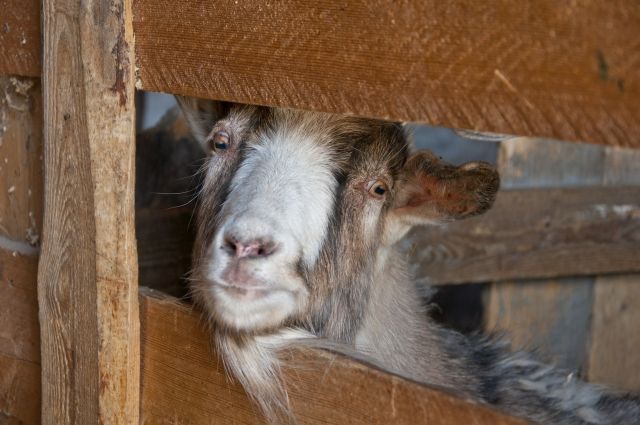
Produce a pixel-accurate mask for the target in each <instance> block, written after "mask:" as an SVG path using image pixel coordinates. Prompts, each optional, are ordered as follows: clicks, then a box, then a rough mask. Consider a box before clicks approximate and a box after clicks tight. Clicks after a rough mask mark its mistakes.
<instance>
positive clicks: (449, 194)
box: [393, 151, 500, 225]
mask: <svg viewBox="0 0 640 425" xmlns="http://www.w3.org/2000/svg"><path fill="white" fill-rule="evenodd" d="M404 173H405V179H404V181H403V183H402V186H401V187H400V188H399V191H398V193H397V195H396V198H395V202H394V208H393V214H394V215H396V216H397V217H398V218H400V219H401V220H402V221H403V222H404V223H405V224H409V225H420V224H437V223H440V222H443V221H449V220H459V219H463V218H467V217H471V216H474V215H478V214H482V213H484V212H485V211H487V210H488V209H489V208H491V206H492V205H493V201H494V200H495V198H496V193H497V192H498V189H499V188H500V177H499V175H498V172H497V171H496V169H495V168H494V167H492V166H491V165H489V164H487V163H485V162H468V163H466V164H463V165H460V166H454V165H451V164H448V163H446V162H444V161H442V160H441V159H439V158H438V157H436V156H435V155H434V154H433V153H431V152H429V151H421V152H418V153H415V154H413V155H412V156H411V157H410V158H409V160H408V161H407V163H406V164H405V168H404Z"/></svg>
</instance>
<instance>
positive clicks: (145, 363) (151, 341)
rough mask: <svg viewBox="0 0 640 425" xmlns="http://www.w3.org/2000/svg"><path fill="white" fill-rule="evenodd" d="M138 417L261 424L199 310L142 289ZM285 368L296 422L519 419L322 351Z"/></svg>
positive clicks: (433, 423) (433, 424) (294, 357)
mask: <svg viewBox="0 0 640 425" xmlns="http://www.w3.org/2000/svg"><path fill="white" fill-rule="evenodd" d="M140 305H141V311H140V314H141V325H142V347H143V350H142V401H141V403H142V404H141V421H142V422H144V423H148V424H171V423H180V424H189V425H195V424H211V423H216V424H234V425H235V424H257V423H263V421H262V420H261V419H260V417H259V415H258V413H256V411H255V410H254V408H253V407H252V406H251V405H250V404H249V402H248V400H247V397H246V395H245V394H244V392H243V390H242V388H241V387H240V386H239V385H238V384H237V383H232V382H230V381H229V379H228V378H227V377H226V376H225V374H224V368H223V367H222V365H221V364H220V362H219V361H218V360H217V358H216V356H215V354H214V353H212V352H211V351H210V344H209V343H208V341H209V337H208V335H207V331H206V328H205V326H204V324H203V323H202V322H201V320H200V314H199V313H197V312H193V311H191V310H190V308H189V307H187V306H185V305H183V304H179V303H178V302H177V300H176V299H175V298H167V297H166V296H162V295H155V296H154V295H153V293H150V292H149V291H143V293H142V295H141V298H140ZM287 365H288V366H286V367H285V376H286V381H287V384H288V386H289V392H290V400H291V403H292V406H293V409H294V412H295V414H296V417H297V418H298V419H299V423H300V424H346V423H349V424H389V423H393V424H412V425H413V424H429V425H438V424H447V425H454V424H464V425H466V424H469V423H474V424H478V425H480V424H492V425H494V424H495V425H498V424H505V425H506V424H514V425H515V424H523V423H524V422H522V421H519V420H516V419H512V418H509V417H506V416H502V415H500V414H498V413H496V412H493V411H491V410H489V409H488V408H486V407H484V406H480V405H477V404H474V403H472V402H470V401H465V400H461V399H458V398H456V397H454V396H452V395H450V394H448V393H445V392H441V391H438V390H435V389H431V388H429V387H426V386H422V385H419V384H415V383H412V382H409V381H406V380H404V379H401V378H398V377H396V376H393V375H390V374H387V373H385V372H381V371H378V370H376V369H373V368H371V367H368V366H365V365H362V364H360V363H356V362H355V361H352V360H349V359H347V358H345V357H343V356H340V355H336V354H332V353H328V352H324V351H315V350H313V351H312V350H307V351H297V350H296V351H294V352H293V353H292V354H291V358H290V359H288V361H287Z"/></svg>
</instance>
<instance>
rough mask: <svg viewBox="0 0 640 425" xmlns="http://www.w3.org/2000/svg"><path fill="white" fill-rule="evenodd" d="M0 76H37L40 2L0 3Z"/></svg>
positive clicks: (14, 0) (8, 0)
mask: <svg viewBox="0 0 640 425" xmlns="http://www.w3.org/2000/svg"><path fill="white" fill-rule="evenodd" d="M0 10H1V11H2V13H1V14H0V75H22V76H28V77H39V76H40V74H41V71H42V70H41V68H42V62H41V59H40V55H41V54H40V52H41V49H40V2H39V1H38V0H0Z"/></svg>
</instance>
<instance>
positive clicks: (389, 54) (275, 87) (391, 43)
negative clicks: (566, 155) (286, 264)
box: [134, 0, 640, 147]
mask: <svg viewBox="0 0 640 425" xmlns="http://www.w3.org/2000/svg"><path fill="white" fill-rule="evenodd" d="M612 28H615V31H613V30H612ZM134 29H135V33H136V55H137V61H138V62H137V63H138V66H139V73H138V76H139V81H138V87H139V88H143V89H145V90H152V91H164V92H170V93H176V94H182V95H190V96H201V97H209V98H214V99H221V100H230V101H236V102H242V103H254V104H262V105H269V106H284V107H294V108H301V109H311V110H318V111H328V112H337V113H348V114H355V115H362V116H369V117H377V118H385V119H393V120H401V121H425V122H429V123H431V124H435V125H443V126H446V127H452V128H463V129H471V130H481V131H490V132H497V133H507V134H516V135H537V136H547V137H555V138H558V139H563V140H585V141H591V142H595V143H604V144H609V145H620V146H636V147H638V146H640V138H639V137H638V135H640V67H639V66H637V62H638V59H639V58H640V8H639V7H638V4H637V3H636V2H635V1H633V0H615V1H609V2H605V3H603V2H601V1H597V0H586V1H582V2H579V3H575V2H557V1H554V0H543V1H538V2H536V4H535V6H533V5H531V6H524V7H523V5H522V2H519V1H516V0H494V1H489V2H478V1H474V0H457V1H453V2H440V1H436V0H428V1H422V0H420V1H418V0H411V1H405V2H400V3H399V2H395V1H392V0H374V1H364V0H360V1H356V2H348V3H345V2H343V1H337V0H332V1H328V2H316V1H312V0H294V1H288V2H267V1H256V2H239V3H235V2H222V3H218V2H215V3H212V2H210V1H208V0H196V1H190V2H182V3H181V4H179V5H176V4H175V2H174V1H172V0H160V1H158V0H135V1H134Z"/></svg>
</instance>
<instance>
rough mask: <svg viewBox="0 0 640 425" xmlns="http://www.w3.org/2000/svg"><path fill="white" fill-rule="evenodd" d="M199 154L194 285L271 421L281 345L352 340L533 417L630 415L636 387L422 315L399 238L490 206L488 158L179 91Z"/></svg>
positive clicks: (343, 120) (493, 180) (376, 359)
mask: <svg viewBox="0 0 640 425" xmlns="http://www.w3.org/2000/svg"><path fill="white" fill-rule="evenodd" d="M178 103H179V105H180V107H181V109H182V111H183V112H184V115H185V117H186V120H187V122H188V123H189V125H190V128H191V130H192V132H193V134H194V136H195V137H196V139H197V140H198V141H199V142H200V143H201V145H202V147H203V148H204V149H205V150H206V151H207V152H209V154H210V155H209V157H208V160H207V162H206V163H205V165H204V179H203V183H202V187H201V190H200V194H199V204H198V212H197V225H196V226H197V229H196V232H197V236H196V242H195V247H194V264H193V275H192V280H193V284H192V291H193V293H194V298H195V300H196V301H197V302H198V303H199V304H201V305H202V307H203V309H204V310H205V311H206V312H207V314H208V315H209V316H210V320H211V321H212V322H213V323H214V324H215V326H213V329H214V330H213V334H214V335H213V336H214V339H215V342H216V345H217V348H218V352H219V353H220V355H221V357H222V360H223V362H224V364H225V366H226V367H227V369H228V370H229V372H230V373H231V374H232V375H233V376H235V377H236V378H237V379H238V380H239V381H240V383H241V384H242V385H243V386H244V388H245V390H246V391H247V393H248V395H249V396H250V397H251V398H252V399H253V400H254V401H255V402H256V403H257V404H258V405H259V407H260V408H261V410H262V411H263V413H264V414H265V415H266V417H267V419H268V420H269V421H270V422H278V421H293V420H294V418H293V417H292V416H291V413H290V411H289V408H288V405H287V401H286V400H287V398H286V389H285V388H284V387H283V385H282V382H281V379H280V378H279V366H278V365H279V361H278V350H280V349H282V348H286V347H289V346H291V345H292V344H302V345H311V346H317V347H325V348H330V349H335V350H338V351H343V352H347V353H354V354H356V355H358V356H360V357H364V358H366V359H368V361H370V362H372V363H374V364H377V365H380V366H382V367H384V368H385V369H387V370H389V371H392V372H394V373H397V374H400V375H403V376H407V377H411V378H412V379H415V380H418V381H421V382H424V383H427V384H432V385H437V386H440V387H445V388H449V389H452V390H454V391H456V392H458V393H462V394H464V395H466V396H471V397H473V398H475V399H477V400H479V401H482V402H486V403H489V404H493V405H495V406H497V407H499V408H502V409H503V410H505V411H507V412H510V413H512V414H514V415H516V416H520V417H523V418H526V419H529V420H532V421H535V422H539V423H544V424H561V425H573V424H616V425H621V424H638V423H640V399H638V398H637V397H635V396H632V395H620V394H615V393H609V392H605V391H604V390H603V389H601V388H599V387H596V386H594V385H590V384H587V383H584V382H581V381H579V380H578V379H574V378H573V375H567V374H566V373H565V372H563V371H560V370H557V369H555V368H553V367H550V366H546V365H544V364H541V363H539V362H537V361H535V360H534V359H533V358H532V357H531V356H529V355H528V354H526V353H521V352H520V353H509V352H508V351H507V348H506V344H505V343H502V342H500V341H493V340H491V339H490V338H487V337H482V336H472V337H467V336H463V335H461V334H459V333H457V332H455V331H453V330H448V329H445V328H444V327H442V326H441V325H439V324H437V323H434V322H433V321H432V320H430V319H429V318H428V316H427V314H426V307H425V306H424V305H423V302H422V300H421V298H420V295H419V291H418V288H417V287H416V286H415V285H414V284H413V283H412V281H411V280H410V278H409V276H408V274H407V272H406V266H405V263H404V258H403V256H402V255H401V254H400V253H399V252H398V251H397V249H396V246H395V243H396V242H397V241H398V240H399V239H400V238H402V237H403V235H405V234H406V233H407V231H408V230H409V229H410V228H411V227H412V226H417V225H435V224H438V223H442V222H445V221H452V220H458V219H464V218H466V217H470V216H473V215H477V214H481V213H483V212H485V211H486V210H488V209H489V208H490V207H491V205H492V203H493V201H494V199H495V196H496V192H497V191H498V189H499V183H500V182H499V176H498V173H497V172H496V170H495V169H494V168H493V167H492V166H490V165H489V164H486V163H482V162H470V163H467V164H464V165H461V166H458V167H456V166H453V165H449V164H447V163H445V162H443V161H441V160H440V159H439V158H438V157H436V156H435V155H433V154H432V153H430V152H428V151H423V152H417V153H414V154H410V152H409V148H408V142H407V136H406V135H405V134H404V131H403V128H402V126H401V125H400V124H398V123H390V122H384V121H379V120H372V119H364V118H357V117H345V116H338V115H333V114H326V113H316V112H304V111H296V110H290V109H279V108H267V107H258V106H248V105H238V104H231V103H225V102H214V101H206V100H201V99H195V98H183V97H179V98H178Z"/></svg>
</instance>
